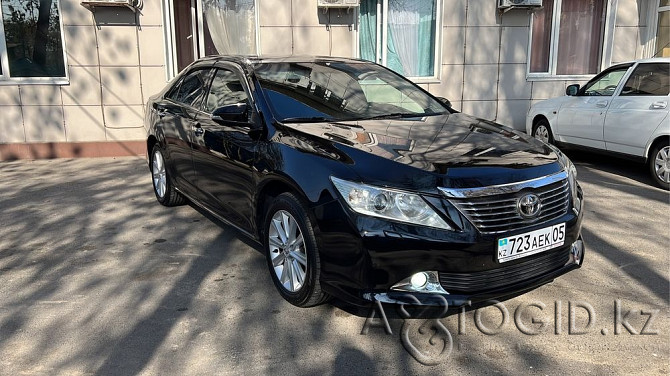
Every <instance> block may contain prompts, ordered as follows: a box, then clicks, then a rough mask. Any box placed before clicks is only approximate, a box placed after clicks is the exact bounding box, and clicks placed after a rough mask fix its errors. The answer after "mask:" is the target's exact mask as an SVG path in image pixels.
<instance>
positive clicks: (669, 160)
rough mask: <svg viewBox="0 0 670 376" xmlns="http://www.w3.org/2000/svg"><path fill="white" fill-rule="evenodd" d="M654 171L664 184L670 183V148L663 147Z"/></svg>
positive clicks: (656, 160) (655, 160)
mask: <svg viewBox="0 0 670 376" xmlns="http://www.w3.org/2000/svg"><path fill="white" fill-rule="evenodd" d="M654 171H655V172H656V176H657V177H658V178H659V179H660V180H661V181H662V182H665V183H670V146H666V147H663V148H661V149H659V150H658V153H656V158H655V159H654Z"/></svg>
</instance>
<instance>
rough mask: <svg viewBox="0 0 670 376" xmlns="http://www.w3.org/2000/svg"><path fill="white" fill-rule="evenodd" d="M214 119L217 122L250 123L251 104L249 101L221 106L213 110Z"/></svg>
mask: <svg viewBox="0 0 670 376" xmlns="http://www.w3.org/2000/svg"><path fill="white" fill-rule="evenodd" d="M212 120H214V121H215V122H217V123H227V122H236V123H248V122H249V105H248V104H247V103H235V104H229V105H226V106H223V107H219V108H217V109H216V110H214V112H212Z"/></svg>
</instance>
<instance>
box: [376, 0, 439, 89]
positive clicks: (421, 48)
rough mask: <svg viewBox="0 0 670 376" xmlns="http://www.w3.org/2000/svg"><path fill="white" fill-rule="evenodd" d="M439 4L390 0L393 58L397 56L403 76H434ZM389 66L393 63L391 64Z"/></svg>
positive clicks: (389, 23) (391, 50)
mask: <svg viewBox="0 0 670 376" xmlns="http://www.w3.org/2000/svg"><path fill="white" fill-rule="evenodd" d="M435 11H436V1H434V0H433V1H429V0H422V1H417V0H411V1H410V0H390V1H389V9H388V18H389V19H388V25H389V35H390V37H391V41H390V43H388V45H387V47H388V49H389V58H388V59H389V61H390V60H391V59H392V58H393V57H392V56H391V55H393V54H395V55H397V59H398V60H400V64H401V65H402V72H401V73H402V74H404V75H405V76H408V77H420V76H431V75H432V74H433V51H434V48H435V47H434V42H435V32H436V31H435V30H434V28H435V17H436V15H435ZM389 65H390V66H392V65H393V64H391V63H389Z"/></svg>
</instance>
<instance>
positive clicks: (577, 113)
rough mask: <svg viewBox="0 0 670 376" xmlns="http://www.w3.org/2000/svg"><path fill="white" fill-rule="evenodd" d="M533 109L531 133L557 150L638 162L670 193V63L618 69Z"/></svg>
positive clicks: (663, 60)
mask: <svg viewBox="0 0 670 376" xmlns="http://www.w3.org/2000/svg"><path fill="white" fill-rule="evenodd" d="M565 93H566V96H563V97H560V98H552V99H547V100H544V101H542V102H538V103H536V104H535V105H534V106H533V107H531V109H530V111H529V112H528V117H527V118H526V132H528V134H530V135H532V136H534V137H535V138H538V139H540V140H542V141H544V142H547V143H551V144H556V145H557V146H568V147H579V148H586V149H591V150H597V151H605V152H607V153H612V154H618V155H623V156H625V157H627V158H630V157H631V156H632V157H635V158H639V160H640V161H643V162H645V163H648V165H649V170H650V173H651V176H652V178H653V179H654V181H655V182H656V183H657V184H658V185H659V186H660V187H662V188H665V189H670V146H669V144H670V116H668V113H669V112H670V104H669V103H668V102H670V96H669V94H670V58H654V59H644V60H638V61H634V62H630V63H624V64H617V65H614V66H612V67H610V68H608V69H605V70H604V71H602V72H601V73H600V74H598V75H597V76H595V77H594V78H593V79H592V80H591V81H589V82H588V83H587V84H586V85H584V86H583V87H581V88H580V87H579V85H578V84H574V85H570V86H568V87H567V88H566V90H565Z"/></svg>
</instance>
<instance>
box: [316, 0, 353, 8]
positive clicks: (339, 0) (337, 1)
mask: <svg viewBox="0 0 670 376" xmlns="http://www.w3.org/2000/svg"><path fill="white" fill-rule="evenodd" d="M317 1H318V2H317V6H318V7H319V8H355V7H357V6H359V5H360V0H317Z"/></svg>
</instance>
